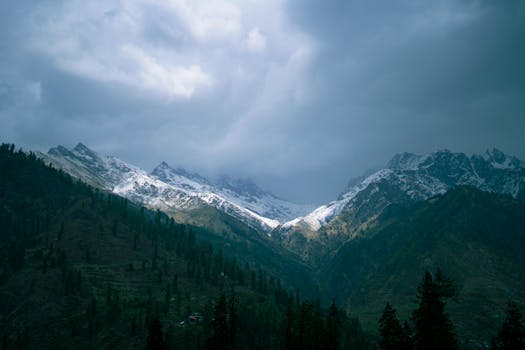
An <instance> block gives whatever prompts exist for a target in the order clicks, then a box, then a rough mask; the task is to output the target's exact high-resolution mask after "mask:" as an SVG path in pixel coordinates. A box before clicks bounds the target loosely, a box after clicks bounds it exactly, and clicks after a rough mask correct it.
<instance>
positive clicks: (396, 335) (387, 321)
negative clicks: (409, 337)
mask: <svg viewBox="0 0 525 350" xmlns="http://www.w3.org/2000/svg"><path fill="white" fill-rule="evenodd" d="M379 336H380V341H379V347H380V348H381V350H400V349H402V343H403V328H402V327H401V323H400V322H399V319H398V318H397V315H396V309H394V308H393V307H392V305H390V303H386V305H385V309H384V310H383V315H382V316H381V318H380V319H379Z"/></svg>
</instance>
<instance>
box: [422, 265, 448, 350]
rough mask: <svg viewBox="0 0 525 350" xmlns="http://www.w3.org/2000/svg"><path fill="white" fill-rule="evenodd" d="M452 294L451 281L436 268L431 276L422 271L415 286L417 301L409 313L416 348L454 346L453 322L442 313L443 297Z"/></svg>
mask: <svg viewBox="0 0 525 350" xmlns="http://www.w3.org/2000/svg"><path fill="white" fill-rule="evenodd" d="M454 295H455V290H454V287H453V285H452V281H451V280H449V279H447V278H446V277H444V275H443V274H442V273H441V271H440V270H439V269H438V270H437V271H436V273H435V276H432V274H431V273H430V272H428V271H426V272H425V274H424V276H423V280H422V281H421V283H420V285H419V287H418V290H417V299H418V302H419V305H418V307H417V309H416V310H415V311H414V314H413V319H414V325H415V335H414V343H415V348H416V349H417V350H454V349H458V343H457V340H456V336H455V334H454V326H453V325H452V322H451V321H450V319H449V318H448V315H447V314H446V313H445V305H446V300H447V299H449V298H451V297H453V296H454Z"/></svg>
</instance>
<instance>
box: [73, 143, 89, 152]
mask: <svg viewBox="0 0 525 350" xmlns="http://www.w3.org/2000/svg"><path fill="white" fill-rule="evenodd" d="M73 149H74V150H75V151H91V149H89V148H88V147H87V146H86V145H84V144H83V143H82V142H79V143H77V145H76V146H75V148H73Z"/></svg>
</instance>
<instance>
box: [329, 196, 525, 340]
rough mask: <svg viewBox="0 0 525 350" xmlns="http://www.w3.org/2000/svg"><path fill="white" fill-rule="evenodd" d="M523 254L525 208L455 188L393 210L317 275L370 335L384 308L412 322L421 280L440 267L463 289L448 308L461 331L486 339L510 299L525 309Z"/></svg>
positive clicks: (508, 200) (512, 201)
mask: <svg viewBox="0 0 525 350" xmlns="http://www.w3.org/2000/svg"><path fill="white" fill-rule="evenodd" d="M524 248H525V203H523V202H522V201H519V200H516V199H513V198H512V197H511V196H507V195H498V194H491V193H487V192H482V191H479V190H477V189H474V188H471V187H458V188H455V189H452V190H450V191H449V192H447V193H446V194H444V195H438V196H436V197H433V198H431V199H429V200H427V201H425V202H421V203H418V204H415V205H410V206H396V205H391V206H389V207H388V208H386V209H385V210H384V211H383V212H382V214H381V215H380V216H379V217H378V218H377V220H376V221H375V222H374V224H373V225H371V226H370V227H369V228H368V229H367V230H366V231H365V232H363V238H358V239H355V240H352V241H350V242H347V243H346V244H344V245H343V246H342V247H341V248H340V249H339V250H338V251H337V252H336V254H335V257H334V258H333V260H331V262H330V263H329V265H328V266H327V267H326V268H324V270H323V271H322V272H321V273H320V275H319V276H320V278H321V279H324V281H325V283H326V285H325V288H326V290H327V291H330V292H332V293H334V295H335V296H336V297H337V298H338V300H339V301H340V302H341V303H343V304H344V305H345V306H346V307H347V308H348V310H351V311H352V312H355V313H357V314H359V315H360V316H361V317H362V319H363V321H364V324H365V326H366V327H367V328H368V329H369V330H373V329H374V327H376V324H377V323H376V322H377V319H378V317H379V315H380V313H381V310H382V308H383V307H384V305H385V303H386V302H390V303H392V304H393V305H395V306H396V307H397V308H398V309H399V311H400V314H401V316H402V317H403V318H407V317H408V316H409V311H410V310H412V309H413V307H414V292H415V287H414V286H416V285H417V282H418V280H419V278H420V276H421V275H422V274H423V272H424V271H425V270H434V269H436V268H438V267H439V268H441V269H442V270H443V271H444V272H445V273H446V274H447V275H448V276H450V277H452V279H453V280H455V283H456V287H457V289H458V296H457V298H456V299H455V300H454V301H453V302H452V303H451V304H450V306H449V311H450V313H451V316H452V319H453V321H454V322H455V324H456V326H457V328H458V333H459V334H462V335H463V337H464V339H481V340H484V341H487V340H488V339H489V338H490V337H491V336H493V327H494V325H495V324H498V323H499V322H500V318H501V317H502V314H503V307H504V305H505V303H506V301H507V300H508V299H514V300H516V301H518V302H519V303H521V304H522V305H523V304H524V303H525V295H523V291H524V290H525V258H524V256H523V250H524Z"/></svg>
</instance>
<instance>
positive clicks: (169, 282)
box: [0, 144, 315, 349]
mask: <svg viewBox="0 0 525 350" xmlns="http://www.w3.org/2000/svg"><path fill="white" fill-rule="evenodd" d="M57 151H60V150H57ZM61 151H62V152H63V153H64V154H66V155H67V156H68V159H69V160H70V162H71V164H75V163H76V162H77V161H78V158H80V157H83V158H84V159H85V160H86V161H88V160H89V161H90V162H91V163H90V164H91V165H92V167H90V168H89V169H90V171H91V173H90V174H91V175H92V179H93V180H98V179H100V178H104V177H107V178H110V177H111V176H112V174H113V173H111V172H107V170H108V169H107V167H108V165H107V164H106V162H111V161H112V160H111V159H107V158H99V157H97V156H96V154H93V153H88V152H87V151H86V150H82V149H79V148H77V149H76V150H72V151H67V150H61ZM66 151H67V152H66ZM68 152H69V153H68ZM75 165H77V164H75ZM75 169H80V168H78V167H75ZM82 169H83V170H82V171H83V172H84V173H86V172H87V171H88V170H87V169H88V168H82ZM93 169H96V170H97V171H94V170H93ZM113 170H114V169H113ZM131 170H132V169H131ZM79 171H80V170H79ZM128 172H129V171H127V170H126V171H124V173H125V174H127V173H128ZM84 173H83V174H84ZM139 175H140V174H139ZM119 176H121V175H119ZM208 209H213V208H211V207H209V208H208ZM222 220H223V221H224V225H230V226H231V229H230V230H229V231H228V232H226V234H227V235H228V236H220V235H217V234H216V233H215V232H213V231H211V230H208V229H206V228H202V227H195V226H193V225H187V224H181V223H178V222H176V221H174V220H173V219H172V218H170V217H168V216H167V215H165V214H163V213H162V212H160V211H156V210H155V211H153V210H148V209H146V208H144V207H142V206H139V205H136V204H134V203H132V202H131V201H129V200H128V199H126V198H123V197H120V196H117V195H114V194H112V193H109V192H107V191H100V190H99V189H95V188H93V187H91V186H89V185H86V184H85V183H83V182H79V181H76V179H74V178H72V177H71V176H70V175H69V174H67V173H65V172H64V171H60V170H57V169H54V168H51V167H49V166H46V165H44V163H43V162H42V161H41V160H39V159H38V158H37V157H36V156H35V155H34V154H33V153H25V152H22V151H18V150H15V148H14V145H6V144H2V145H0V257H1V258H0V300H2V302H1V303H0V343H1V348H2V349H73V348H79V349H93V348H101V349H102V348H111V349H145V348H166V349H173V348H175V349H179V348H186V349H203V348H204V345H205V344H206V343H207V342H208V339H210V338H211V336H212V335H213V334H214V330H213V317H214V304H215V305H217V304H219V301H220V300H221V299H220V298H219V296H221V295H222V296H223V298H224V296H226V298H227V300H228V314H230V315H233V314H234V312H235V316H236V317H235V323H234V321H232V322H230V323H229V324H231V325H234V327H235V329H234V330H235V334H234V335H232V337H231V339H232V343H233V338H234V337H235V348H236V349H257V348H264V349H279V348H280V343H279V342H280V339H281V334H282V331H281V327H280V325H281V320H282V319H283V316H284V311H285V310H286V304H287V303H288V300H289V299H291V298H292V295H295V288H296V287H299V288H302V289H303V290H305V291H308V290H311V291H312V292H314V293H315V290H314V289H313V288H312V287H311V286H308V285H307V284H305V282H306V283H308V281H309V280H310V277H311V272H310V271H309V270H308V269H307V268H306V267H305V266H304V265H302V264H301V263H300V262H299V261H295V260H294V257H293V256H292V255H291V254H289V253H287V252H285V251H283V250H282V249H281V250H280V249H279V247H276V246H275V244H273V243H272V241H271V240H270V239H269V238H268V237H267V236H266V235H257V234H256V233H255V232H253V231H249V228H247V226H246V225H242V223H240V222H238V221H236V220H235V219H233V218H231V217H229V216H227V215H226V214H223V218H222ZM294 280H295V281H298V284H295V283H294V282H293V281H294ZM292 293H293V294H292ZM302 295H304V294H302ZM215 309H216V307H215ZM215 314H216V313H215ZM155 320H157V324H158V327H157V329H156V332H157V333H156V334H153V336H155V335H157V334H160V336H158V338H157V341H158V340H159V338H160V342H165V346H156V347H155V346H146V343H148V342H150V340H151V338H152V333H154V332H153V331H152V330H151V329H152V324H155ZM232 333H233V331H232ZM206 348H211V347H210V346H206ZM213 348H215V347H213Z"/></svg>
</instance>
